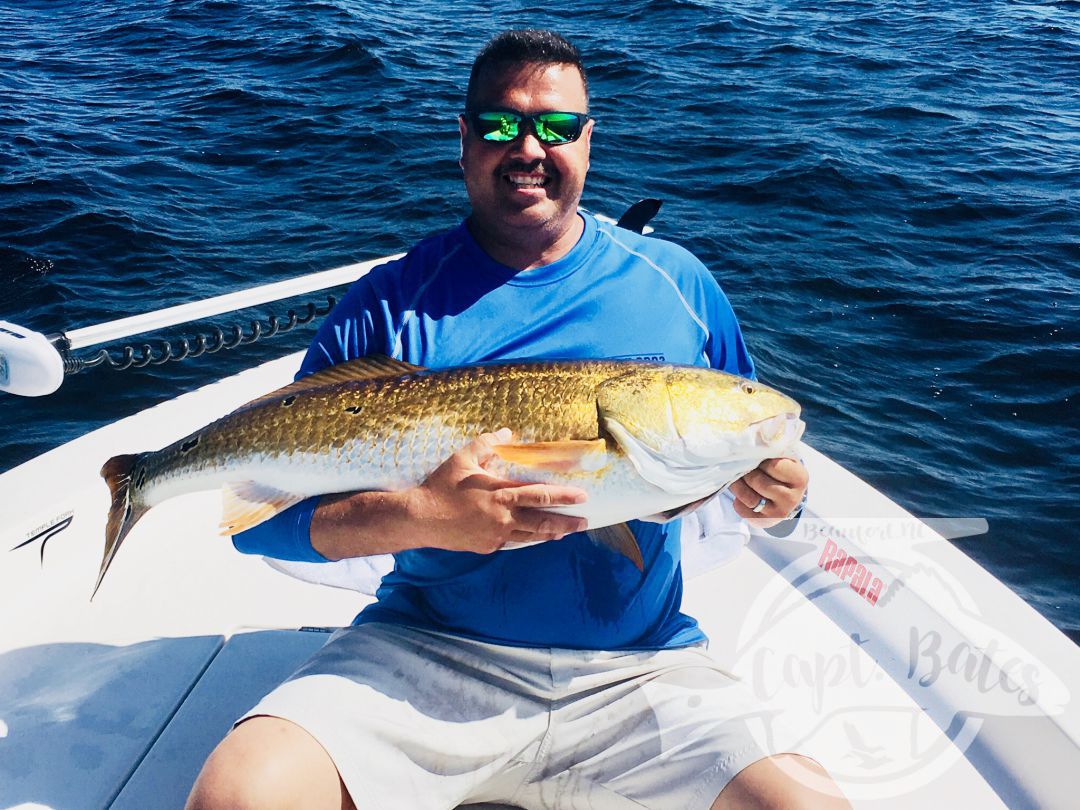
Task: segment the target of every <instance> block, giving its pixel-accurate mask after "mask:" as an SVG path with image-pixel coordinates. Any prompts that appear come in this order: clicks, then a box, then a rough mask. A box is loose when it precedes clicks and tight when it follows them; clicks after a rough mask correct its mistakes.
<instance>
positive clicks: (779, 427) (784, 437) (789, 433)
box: [750, 413, 806, 449]
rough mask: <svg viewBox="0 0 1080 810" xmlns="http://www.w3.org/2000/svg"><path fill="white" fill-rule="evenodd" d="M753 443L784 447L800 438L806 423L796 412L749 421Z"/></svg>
mask: <svg viewBox="0 0 1080 810" xmlns="http://www.w3.org/2000/svg"><path fill="white" fill-rule="evenodd" d="M750 428H751V429H752V430H753V431H754V444H755V445H757V446H758V447H769V448H778V449H779V448H786V447H790V446H791V445H793V444H795V442H797V441H798V440H799V439H801V438H802V435H803V431H804V430H806V423H805V422H804V421H803V420H802V419H800V418H799V415H798V414H797V413H779V414H777V415H776V416H770V417H769V418H768V419H761V420H759V421H757V422H751V423H750Z"/></svg>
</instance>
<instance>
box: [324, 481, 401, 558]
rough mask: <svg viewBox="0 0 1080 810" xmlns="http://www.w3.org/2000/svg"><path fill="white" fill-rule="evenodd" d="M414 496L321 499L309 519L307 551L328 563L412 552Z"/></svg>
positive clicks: (376, 494)
mask: <svg viewBox="0 0 1080 810" xmlns="http://www.w3.org/2000/svg"><path fill="white" fill-rule="evenodd" d="M414 498H415V492H414V491H411V490H407V491H404V492H351V493H343V494H339V495H325V496H323V498H322V500H320V501H319V505H318V506H316V507H315V512H314V513H313V514H312V516H311V547H312V548H314V549H315V550H316V551H317V552H319V553H320V554H321V555H323V556H324V557H326V558H327V559H328V560H343V559H345V558H347V557H368V556H371V555H373V554H393V553H395V552H398V551H404V550H405V549H409V548H416V547H417V545H418V544H417V542H416V539H417V538H416V526H415V510H414V508H413V500H414Z"/></svg>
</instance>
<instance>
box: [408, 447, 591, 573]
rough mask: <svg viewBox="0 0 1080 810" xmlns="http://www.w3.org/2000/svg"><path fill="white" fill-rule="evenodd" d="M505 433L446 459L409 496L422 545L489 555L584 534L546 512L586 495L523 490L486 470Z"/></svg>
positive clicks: (548, 487) (575, 521)
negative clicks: (508, 546)
mask: <svg viewBox="0 0 1080 810" xmlns="http://www.w3.org/2000/svg"><path fill="white" fill-rule="evenodd" d="M511 438H512V434H511V433H510V430H509V429H507V428H503V429H502V430H499V431H498V432H496V433H484V434H483V435H481V436H480V437H479V438H477V439H476V440H474V441H473V442H472V443H471V444H469V445H468V446H466V447H464V448H462V449H461V450H459V451H458V452H456V453H454V455H452V456H451V457H450V458H449V459H447V460H446V461H445V462H443V464H442V465H441V466H439V468H438V469H436V470H435V471H434V472H433V473H432V474H431V475H430V476H428V479H427V480H426V481H424V483H423V484H421V485H420V486H419V487H417V488H416V489H415V490H412V492H411V493H410V494H411V496H412V497H411V508H410V511H411V512H412V514H413V515H414V517H415V518H416V519H417V526H416V528H417V535H418V537H420V538H423V539H424V545H428V546H431V547H434V548H445V549H451V550H454V551H474V552H477V553H480V554H489V553H491V552H493V551H498V550H499V549H500V548H502V546H503V545H504V544H506V543H508V542H511V541H513V542H515V543H535V542H539V541H541V540H558V539H561V538H563V537H565V536H566V535H568V534H570V533H571V532H578V531H583V530H584V529H585V528H586V526H587V525H588V521H586V520H585V519H584V518H579V517H570V516H569V515H559V514H556V513H554V512H546V511H544V510H545V509H546V508H548V507H552V506H570V505H573V504H578V503H583V502H584V501H585V499H586V493H585V491H584V490H581V489H578V488H577V487H568V486H559V485H555V484H521V483H518V482H516V481H507V480H504V479H501V478H496V477H494V476H493V475H491V474H490V473H488V471H487V470H486V469H485V465H486V464H487V463H488V462H489V461H490V460H491V459H492V458H493V457H494V455H495V453H494V450H493V449H492V448H494V447H495V446H496V445H498V444H505V443H507V442H509V441H510V439H511Z"/></svg>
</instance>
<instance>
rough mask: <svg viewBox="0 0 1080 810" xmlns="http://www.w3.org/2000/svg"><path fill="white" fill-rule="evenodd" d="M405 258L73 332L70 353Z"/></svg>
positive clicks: (343, 280) (330, 283) (347, 278)
mask: <svg viewBox="0 0 1080 810" xmlns="http://www.w3.org/2000/svg"><path fill="white" fill-rule="evenodd" d="M404 255H405V254H404V253H398V254H395V255H393V256H386V257H384V258H382V259H371V260H370V261H366V262H360V263H358V264H350V265H346V266H345V267H338V268H335V269H333V270H323V271H321V272H318V273H311V274H310V275H306V276H299V277H297V278H291V279H286V280H285V281H276V282H274V283H272V284H263V285H262V286H259V287H251V288H250V289H247V290H239V291H237V292H234V293H227V294H226V295H218V296H215V297H214V298H206V299H204V300H202V301H193V302H192V303H190V304H180V305H178V306H175V307H168V308H166V309H159V310H157V311H156V312H147V313H144V314H142V315H132V316H131V317H130V318H121V319H120V320H116V321H109V322H108V323H100V324H97V325H96V326H84V327H82V328H81V329H72V330H71V331H70V332H67V333H65V334H66V337H67V339H68V341H69V343H70V348H71V349H82V348H85V347H86V346H93V345H95V344H97V343H108V342H109V341H112V340H118V339H120V338H125V337H129V336H131V335H137V334H139V333H140V332H151V331H153V330H155V329H163V328H165V327H166V326H175V325H176V324H178V323H187V322H188V321H194V320H197V319H199V318H209V317H211V316H213V315H220V314H221V313H223V312H232V311H234V310H237V309H244V308H245V307H253V306H258V305H259V304H265V303H267V302H268V301H278V300H280V299H282V298H291V297H292V296H294V295H303V294H304V293H309V292H314V291H315V290H324V289H326V288H327V287H336V286H338V285H340V284H348V283H349V282H352V281H355V280H356V279H358V278H360V277H361V276H363V275H366V274H367V273H368V272H369V271H370V270H371V269H372V268H373V267H377V266H378V265H380V264H383V263H384V262H388V261H392V260H394V259H398V258H400V257H402V256H404Z"/></svg>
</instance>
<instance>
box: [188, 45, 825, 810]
mask: <svg viewBox="0 0 1080 810" xmlns="http://www.w3.org/2000/svg"><path fill="white" fill-rule="evenodd" d="M593 127H594V122H593V120H592V119H590V118H589V117H588V89H587V84H586V79H585V72H584V69H583V67H582V66H581V62H580V57H579V56H578V53H577V51H576V49H574V48H573V46H572V45H570V44H569V43H568V42H566V41H565V40H564V39H562V38H561V37H559V36H557V35H555V34H552V33H550V32H537V31H523V32H507V33H505V34H502V35H500V36H499V37H496V38H495V39H494V40H492V42H490V43H489V44H488V45H487V46H486V47H485V49H484V50H483V51H482V52H481V54H480V55H479V56H478V57H477V60H476V62H475V63H474V66H473V71H472V75H471V76H470V80H469V87H468V91H467V97H466V113H465V114H464V115H462V116H461V119H460V132H461V166H462V169H463V171H464V176H465V186H466V189H467V191H468V195H469V200H470V202H471V204H472V214H471V216H470V217H469V219H468V220H467V221H466V222H465V223H463V224H462V225H461V226H459V227H458V228H455V229H454V230H452V231H449V232H447V233H444V234H440V235H437V236H434V237H431V238H429V239H427V240H424V241H423V242H421V243H420V244H419V245H417V246H416V247H415V248H414V249H413V250H412V251H410V253H409V255H408V256H407V257H406V258H404V259H402V260H400V261H397V262H393V263H391V264H389V265H385V266H383V267H382V268H378V269H376V270H375V271H373V272H372V273H371V274H370V275H368V276H366V277H365V278H363V279H361V280H359V281H358V282H357V283H356V284H354V285H353V287H352V289H350V291H349V293H348V294H347V295H346V296H345V298H344V299H343V301H342V302H341V304H340V305H339V306H338V308H337V309H336V310H335V311H334V313H332V314H331V316H330V317H329V318H328V319H327V321H326V323H324V324H323V326H322V327H321V329H320V331H319V333H318V335H317V336H316V339H315V341H314V343H313V345H312V347H311V349H310V350H309V352H308V355H307V357H306V359H305V361H304V364H303V367H302V368H301V374H306V373H311V372H314V371H316V370H318V369H320V368H322V367H325V366H327V365H330V364H333V363H339V362H343V361H345V360H349V359H352V358H354V357H358V356H363V355H367V354H371V353H384V354H389V355H392V356H394V357H396V358H399V359H404V360H406V361H408V362H411V363H416V364H419V365H424V366H431V367H448V366H454V365H460V364H466V363H474V362H481V361H487V360H494V359H513V358H556V357H562V358H566V357H578V358H589V357H645V356H647V357H652V358H657V357H659V358H663V359H664V360H666V361H670V362H677V363H695V364H699V365H705V364H710V365H713V366H715V367H717V368H723V369H726V370H728V371H732V372H735V373H740V374H744V375H747V376H750V375H752V374H753V365H752V363H751V361H750V358H749V355H748V354H747V352H746V349H745V347H744V345H743V342H742V336H741V334H740V332H739V328H738V324H737V323H736V321H735V318H734V316H733V314H732V313H731V310H730V306H729V305H728V303H727V300H726V298H725V297H724V295H723V293H722V292H721V291H720V289H719V287H718V286H717V285H716V283H715V281H713V279H712V278H711V276H710V275H709V274H708V273H707V271H706V270H705V269H704V268H703V267H702V266H701V264H700V263H699V262H697V260H696V259H694V258H693V257H692V256H691V255H690V254H689V253H687V252H686V251H685V250H682V249H681V248H678V247H676V246H675V245H672V244H669V243H666V242H662V241H660V240H656V239H646V238H644V237H640V236H638V235H636V234H632V233H630V232H628V231H624V230H621V229H617V228H613V227H611V226H607V225H601V224H600V223H598V222H597V221H596V219H595V218H593V217H592V216H590V215H583V214H581V213H579V212H578V201H579V200H580V197H581V192H582V187H583V185H584V181H585V175H586V172H587V170H588V166H589V145H590V140H591V137H592V132H593ZM658 321H660V323H657V322H658ZM496 427H498V426H495V425H493V426H492V430H493V431H494V430H495V428H496ZM508 434H509V431H505V430H500V431H495V432H492V433H488V434H485V435H483V436H480V437H478V438H477V439H476V440H475V441H474V442H473V443H472V444H470V445H469V446H467V447H465V448H463V449H462V450H461V451H459V452H458V453H456V454H454V455H453V456H452V457H451V458H450V459H448V460H447V461H446V462H445V463H444V464H443V465H442V466H441V467H439V468H438V469H437V470H436V471H435V472H434V473H433V474H432V475H431V476H430V477H429V478H428V479H427V480H426V481H425V482H424V483H423V484H422V485H420V486H419V487H416V488H415V489H412V490H408V491H404V492H384V493H377V492H365V493H349V494H345V495H340V496H333V497H324V498H322V499H321V500H319V499H312V500H311V501H309V502H306V503H304V504H300V505H298V506H296V507H293V508H292V509H290V510H288V511H287V512H284V513H282V514H281V515H279V516H278V517H277V518H275V519H273V520H272V521H269V522H267V523H266V524H263V525H262V526H260V527H256V528H255V529H253V530H251V531H249V532H246V533H244V534H243V535H240V536H238V537H237V538H235V543H236V545H237V547H238V548H240V549H241V550H244V551H249V552H253V553H264V554H270V555H272V556H277V557H281V558H291V559H300V560H323V559H343V558H347V557H357V556H365V555H371V554H379V553H386V552H392V553H394V555H395V568H394V571H393V572H391V573H390V574H388V575H387V576H386V577H385V578H384V580H383V583H382V586H381V587H380V589H379V592H378V594H377V596H378V600H377V601H376V602H375V603H374V604H372V605H371V606H369V607H368V608H366V609H365V610H364V611H363V612H362V613H361V615H360V616H359V617H357V620H356V622H355V623H354V625H353V626H352V627H351V628H347V629H345V630H343V631H340V632H339V633H337V634H335V635H334V637H333V638H332V639H331V640H330V642H329V643H328V644H327V646H326V647H325V648H324V649H323V650H322V651H321V652H320V653H319V654H317V655H316V656H315V657H314V658H313V659H312V660H311V661H309V662H308V663H307V664H306V665H305V666H304V667H303V668H301V670H300V671H299V672H297V673H296V674H295V675H294V676H293V677H292V678H291V679H290V680H289V681H287V682H286V683H285V684H283V685H282V686H280V687H279V688H278V689H276V690H275V691H274V692H272V693H271V694H270V695H269V696H268V697H267V698H265V699H264V700H263V701H262V702H261V703H260V704H259V705H258V706H257V707H255V709H253V710H252V712H251V713H249V715H247V717H246V718H244V720H243V721H242V722H241V723H239V724H238V725H237V726H236V727H235V728H234V730H233V731H232V732H231V733H230V734H229V736H228V737H227V738H226V739H225V740H224V741H223V742H222V743H221V745H219V746H218V748H217V749H216V751H215V752H214V754H213V755H212V756H211V757H210V759H209V760H208V761H207V764H206V766H205V767H204V769H203V772H202V774H201V775H200V777H199V780H198V782H197V783H196V785H195V788H194V790H193V792H192V796H191V798H190V801H189V807H190V808H193V810H201V809H202V808H220V807H229V808H237V807H260V808H266V807H283V808H284V807H305V808H321V807H326V808H339V807H346V808H348V807H357V808H360V810H365V808H368V807H372V808H380V807H381V808H398V807H410V808H415V807H431V808H452V807H456V806H457V805H459V804H464V803H476V802H503V803H511V804H514V805H517V806H521V807H526V808H531V807H555V808H576V807H590V808H592V807H596V808H606V807H611V808H623V807H653V808H666V807H671V808H701V810H705V809H706V808H709V807H715V808H723V807H789V806H792V807H793V806H799V807H810V806H844V803H843V802H842V800H839V799H837V798H836V797H837V796H838V792H835V786H834V785H832V783H831V781H830V780H829V779H828V777H827V776H826V775H825V774H824V772H823V771H822V770H821V768H820V767H819V766H817V765H816V763H813V762H811V761H809V760H805V759H803V758H800V757H796V756H794V755H787V756H784V757H779V758H775V757H774V758H767V757H765V754H764V752H762V751H761V750H760V749H759V748H758V746H757V745H756V744H755V743H754V741H753V739H752V738H751V736H750V734H749V733H748V731H747V728H746V726H745V723H744V722H743V718H744V717H745V715H746V714H747V713H748V712H750V711H752V710H753V701H752V699H751V697H750V696H749V693H748V692H747V691H746V690H745V688H744V687H742V686H740V685H739V684H738V683H737V682H736V681H734V680H733V679H732V678H731V677H730V676H729V675H728V674H727V673H725V672H723V671H721V670H720V669H719V667H717V665H716V664H714V663H713V662H712V661H711V660H710V659H709V658H708V657H707V655H706V654H705V653H704V651H703V649H702V646H703V644H704V641H705V639H704V635H703V634H702V633H701V631H700V629H699V628H698V627H697V623H696V622H695V621H694V620H693V619H692V618H690V617H689V616H686V615H684V614H682V613H681V612H680V610H679V605H680V600H681V593H682V575H681V570H680V567H679V547H678V526H677V523H676V524H667V525H659V524H647V523H643V524H638V523H634V530H635V534H636V535H637V539H638V541H639V543H640V545H641V548H642V553H643V556H644V559H645V571H644V573H639V572H638V571H637V570H636V569H635V568H634V567H633V565H631V564H630V563H629V562H628V561H627V560H624V559H622V558H620V557H619V556H617V555H614V554H611V553H610V552H609V551H607V550H606V549H604V548H601V547H599V546H596V545H594V544H592V543H591V542H590V541H589V540H588V539H587V538H586V537H585V536H584V535H583V534H581V533H580V532H581V530H582V529H583V528H584V525H583V521H582V520H580V519H578V518H574V517H568V516H564V515H559V514H555V513H551V512H547V511H544V507H551V506H558V505H566V504H573V503H578V502H580V501H581V500H583V498H584V493H582V492H581V491H579V490H577V489H574V488H571V487H561V486H548V485H519V484H515V483H513V482H509V481H503V480H499V479H496V478H494V477H492V476H491V475H489V474H488V473H487V472H486V470H485V468H484V465H485V463H486V462H487V461H488V460H489V458H490V457H491V455H492V447H493V445H495V444H497V443H499V442H505V441H507V440H509V438H510V437H509V435H508ZM806 484H807V475H806V472H805V470H804V468H803V467H802V466H801V465H800V464H799V463H798V462H796V461H794V460H792V459H774V460H770V461H767V462H764V463H763V464H762V465H761V467H760V468H759V469H757V470H755V471H753V472H751V473H750V474H748V475H747V476H746V477H745V478H744V479H743V480H741V481H739V482H737V483H736V484H735V485H734V486H733V488H732V489H733V492H734V494H735V497H736V499H737V502H736V506H735V508H736V511H737V512H738V514H739V515H741V516H742V517H744V518H755V519H759V520H764V521H767V522H772V523H775V522H778V521H780V520H783V519H784V518H787V517H789V516H790V515H791V514H792V513H794V512H795V510H796V509H797V508H798V505H799V503H800V500H801V498H802V495H803V493H804V492H805V489H806ZM532 540H557V542H546V543H541V544H538V545H533V546H530V547H527V548H522V549H517V550H503V551H500V550H499V549H500V548H501V547H502V546H503V545H504V544H505V543H506V542H508V541H519V542H520V541H532ZM809 782H814V783H815V784H817V785H820V786H823V787H824V788H825V789H826V790H825V792H824V793H822V792H816V791H813V790H809V789H807V788H806V787H805V784H806V783H809ZM829 790H832V791H833V792H832V793H831V794H830V793H829Z"/></svg>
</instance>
